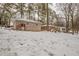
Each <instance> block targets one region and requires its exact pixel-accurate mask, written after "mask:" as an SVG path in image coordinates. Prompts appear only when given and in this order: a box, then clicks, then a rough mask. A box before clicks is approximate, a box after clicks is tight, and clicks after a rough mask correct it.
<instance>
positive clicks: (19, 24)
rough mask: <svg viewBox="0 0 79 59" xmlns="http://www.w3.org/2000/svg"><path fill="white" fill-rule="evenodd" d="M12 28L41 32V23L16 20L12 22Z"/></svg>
mask: <svg viewBox="0 0 79 59" xmlns="http://www.w3.org/2000/svg"><path fill="white" fill-rule="evenodd" d="M13 28H14V29H16V30H25V31H41V22H38V21H34V20H27V19H16V20H14V21H13Z"/></svg>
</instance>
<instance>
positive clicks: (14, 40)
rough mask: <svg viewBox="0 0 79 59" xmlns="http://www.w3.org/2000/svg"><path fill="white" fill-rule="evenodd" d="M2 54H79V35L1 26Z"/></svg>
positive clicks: (0, 42) (0, 49) (0, 52)
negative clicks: (8, 28) (16, 29)
mask: <svg viewBox="0 0 79 59" xmlns="http://www.w3.org/2000/svg"><path fill="white" fill-rule="evenodd" d="M0 55H2V56H4V55H5V56H76V55H77V56H79V35H77V34H75V35H72V34H67V33H54V32H31V31H15V30H6V29H1V28H0Z"/></svg>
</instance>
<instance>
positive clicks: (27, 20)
mask: <svg viewBox="0 0 79 59" xmlns="http://www.w3.org/2000/svg"><path fill="white" fill-rule="evenodd" d="M13 21H25V22H31V23H40V24H41V22H39V21H34V20H31V19H30V20H29V19H14V20H13Z"/></svg>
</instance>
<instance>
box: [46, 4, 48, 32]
mask: <svg viewBox="0 0 79 59" xmlns="http://www.w3.org/2000/svg"><path fill="white" fill-rule="evenodd" d="M46 17H47V31H49V20H48V3H46Z"/></svg>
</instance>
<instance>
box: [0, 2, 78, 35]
mask: <svg viewBox="0 0 79 59" xmlns="http://www.w3.org/2000/svg"><path fill="white" fill-rule="evenodd" d="M53 5H54V4H53V3H1V4H0V25H1V26H6V27H7V26H10V21H11V19H13V18H18V17H19V18H27V19H29V20H34V21H39V22H41V23H42V24H43V25H47V27H46V30H47V31H50V29H49V25H52V26H53V25H54V26H56V27H62V26H64V27H65V28H66V33H68V32H72V34H74V33H75V32H77V33H78V24H79V23H78V22H79V21H78V18H79V16H78V15H79V12H78V11H79V7H78V6H79V4H78V3H56V4H55V7H54V8H57V9H58V10H57V11H56V10H54V9H53V8H52V7H53ZM50 6H51V7H50ZM58 11H59V12H61V14H60V13H57V12H58ZM27 19H26V20H27ZM64 20H65V21H64ZM51 29H52V28H51Z"/></svg>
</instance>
